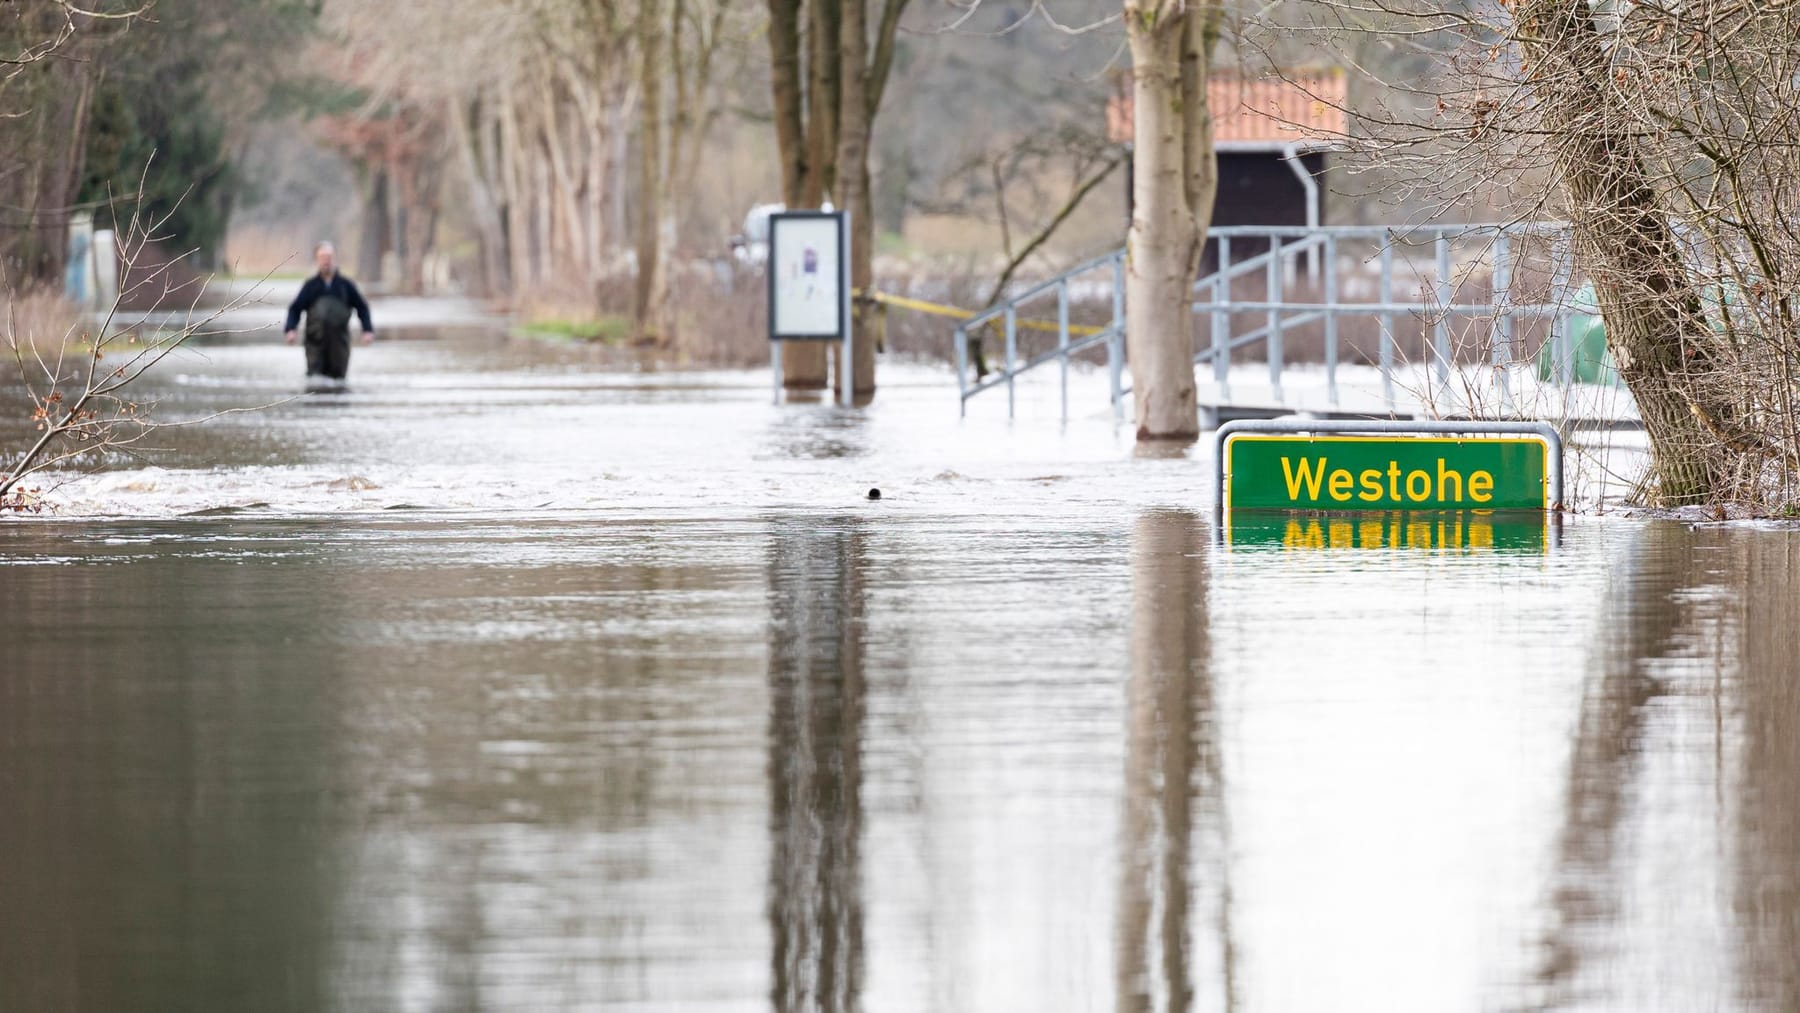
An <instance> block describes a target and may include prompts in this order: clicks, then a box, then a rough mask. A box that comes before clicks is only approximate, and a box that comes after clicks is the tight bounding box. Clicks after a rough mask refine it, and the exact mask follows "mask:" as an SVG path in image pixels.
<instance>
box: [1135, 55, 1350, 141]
mask: <svg viewBox="0 0 1800 1013" xmlns="http://www.w3.org/2000/svg"><path fill="white" fill-rule="evenodd" d="M1119 80H1120V84H1119V90H1118V92H1117V93H1116V94H1115V95H1114V96H1113V97H1112V99H1111V100H1110V101H1108V102H1107V103H1106V135H1107V137H1108V138H1110V139H1111V140H1113V141H1117V142H1124V141H1129V140H1131V135H1132V102H1131V76H1130V75H1129V74H1126V75H1123V76H1121V77H1120V79H1119ZM1206 98H1207V101H1208V102H1209V103H1210V104H1211V107H1212V115H1213V141H1214V143H1217V144H1220V145H1228V146H1237V147H1257V146H1267V147H1271V148H1274V147H1279V146H1281V145H1284V144H1290V143H1295V142H1298V143H1300V144H1309V145H1313V146H1319V147H1332V146H1337V145H1340V144H1342V143H1343V139H1344V137H1345V135H1346V134H1348V133H1349V116H1348V115H1347V114H1346V113H1345V112H1344V106H1345V101H1344V100H1345V90H1344V75H1343V73H1342V72H1341V71H1329V72H1325V73H1315V74H1300V75H1290V76H1289V77H1288V78H1286V79H1283V78H1278V77H1257V78H1252V77H1246V76H1244V75H1242V74H1235V73H1224V74H1214V75H1213V76H1212V77H1211V78H1209V79H1208V80H1207V82H1206Z"/></svg>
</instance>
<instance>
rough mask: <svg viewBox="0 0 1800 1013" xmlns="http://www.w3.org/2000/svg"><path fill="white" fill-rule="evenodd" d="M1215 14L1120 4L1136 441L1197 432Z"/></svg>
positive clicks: (1218, 12) (1144, 2)
mask: <svg viewBox="0 0 1800 1013" xmlns="http://www.w3.org/2000/svg"><path fill="white" fill-rule="evenodd" d="M1222 14H1223V11H1222V8H1221V6H1220V5H1219V3H1218V2H1216V0H1125V26H1126V37H1127V38H1128V40H1129V41H1130V45H1131V69H1132V82H1133V83H1132V88H1133V103H1134V104H1133V116H1134V117H1135V123H1134V133H1133V137H1134V144H1135V163H1134V165H1133V176H1132V193H1133V198H1134V210H1133V213H1132V218H1131V231H1130V235H1129V239H1128V250H1129V253H1128V256H1127V258H1126V275H1125V320H1126V331H1125V334H1126V348H1127V351H1126V354H1127V355H1128V356H1129V357H1130V360H1131V387H1132V396H1133V398H1134V400H1135V402H1136V405H1137V424H1138V430H1137V434H1138V439H1140V440H1147V439H1177V440H1191V439H1193V438H1194V437H1196V436H1197V435H1199V432H1200V414H1199V405H1198V400H1197V397H1196V389H1195V385H1194V331H1193V328H1194V323H1193V313H1192V311H1191V309H1190V305H1191V303H1192V300H1193V296H1192V292H1191V288H1192V285H1193V281H1194V276H1195V275H1196V274H1197V273H1198V272H1199V269H1200V256H1201V250H1202V248H1203V247H1204V245H1205V241H1206V228H1207V224H1208V223H1209V222H1210V221H1211V219H1212V206H1213V197H1214V195H1215V194H1216V192H1217V190H1218V181H1219V180H1218V163H1217V160H1216V159H1215V158H1214V154H1213V139H1212V116H1211V112H1210V110H1209V109H1208V108H1207V97H1206V79H1207V76H1208V74H1209V72H1210V70H1211V66H1212V53H1213V48H1214V46H1215V45H1216V43H1217V42H1218V38H1219V28H1220V21H1221V16H1222Z"/></svg>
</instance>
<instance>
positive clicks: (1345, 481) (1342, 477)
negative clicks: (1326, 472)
mask: <svg viewBox="0 0 1800 1013" xmlns="http://www.w3.org/2000/svg"><path fill="white" fill-rule="evenodd" d="M1325 484H1326V486H1327V487H1328V488H1329V490H1330V492H1331V498H1332V499H1334V500H1337V501H1338V502H1339V503H1344V502H1347V501H1349V499H1350V490H1351V489H1353V488H1355V487H1356V479H1354V478H1351V477H1350V473H1349V472H1347V471H1345V470H1344V469H1342V468H1339V469H1337V470H1336V471H1334V472H1332V473H1331V480H1330V481H1329V482H1327V483H1325Z"/></svg>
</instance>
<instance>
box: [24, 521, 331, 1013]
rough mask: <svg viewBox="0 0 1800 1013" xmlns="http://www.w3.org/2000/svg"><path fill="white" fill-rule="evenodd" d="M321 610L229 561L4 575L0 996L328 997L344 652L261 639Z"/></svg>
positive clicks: (171, 1003) (306, 1005) (184, 1001)
mask: <svg viewBox="0 0 1800 1013" xmlns="http://www.w3.org/2000/svg"><path fill="white" fill-rule="evenodd" d="M336 612H337V608H336V606H335V605H334V604H333V598H332V596H320V597H319V598H317V599H315V600H309V601H304V602H295V601H291V600H285V599H281V598H280V597H279V592H278V591H277V592H276V593H275V594H273V595H272V594H271V593H270V589H269V588H267V587H266V586H259V580H258V578H257V577H256V576H255V575H254V574H252V573H250V572H249V571H248V570H247V569H246V568H243V567H236V566H233V565H231V564H230V562H229V561H218V562H214V561H209V560H204V559H194V560H184V559H179V558H171V557H169V556H165V557H163V558H160V559H153V560H137V561H134V562H132V563H130V564H129V565H121V566H115V567H86V568H82V569H74V568H68V569H65V570H63V572H62V573H61V575H60V579H58V580H55V581H43V582H31V583H29V584H28V583H27V582H26V581H23V580H20V579H17V578H16V577H12V576H11V575H9V577H8V578H6V579H0V615H5V616H6V617H7V621H8V622H9V624H13V628H14V629H15V630H25V631H30V632H29V634H28V635H26V636H23V637H20V638H17V639H13V640H10V641H9V642H7V643H6V646H5V657H4V660H0V855H3V856H5V858H4V861H5V869H4V871H0V1009H5V1010H22V1011H24V1010H29V1011H34V1013H37V1011H45V1013H51V1011H64V1010H106V1011H121V1010H145V1011H160V1010H225V1009H245V1010H250V1009H254V1010H271V1011H281V1010H296V1011H298V1010H317V1009H321V1008H325V1007H326V1006H327V1005H328V1003H327V1002H326V998H325V984H324V983H325V981H326V980H327V975H326V970H327V964H328V962H329V943H328V938H329V927H328V922H329V919H328V917H327V914H326V911H327V909H328V906H329V904H328V898H329V896H330V894H331V891H330V889H329V887H328V877H327V875H326V868H325V866H324V865H323V864H322V863H321V862H319V861H318V860H317V855H318V854H319V853H320V852H321V850H322V849H323V848H324V847H325V846H326V844H327V843H328V840H327V837H328V835H327V833H326V832H325V830H324V829H323V825H324V820H323V816H324V813H325V809H326V806H325V792H324V786H326V785H328V784H329V783H330V782H331V779H332V769H333V766H334V763H333V756H332V750H331V749H330V747H329V743H328V742H327V741H325V739H324V737H323V736H322V735H321V734H320V728H321V721H320V713H321V711H322V710H323V708H324V701H325V700H326V698H327V697H328V696H329V694H330V692H331V687H332V686H334V685H335V683H336V681H337V678H338V674H339V670H338V669H337V668H336V663H337V659H336V655H335V654H334V652H332V651H331V650H330V649H328V648H327V649H321V650H309V651H305V652H296V651H293V650H283V649H280V648H277V647H274V646H272V645H279V644H282V643H283V642H284V641H286V642H291V640H292V639H293V638H294V637H295V635H296V634H297V633H299V632H300V631H302V630H304V629H305V628H307V627H310V626H315V625H318V626H330V625H332V624H333V623H335V622H337V621H338V618H339V617H338V616H337V615H336V614H335V613H336ZM96 616H101V617H104V618H95V617H96ZM227 659H230V660H229V661H227Z"/></svg>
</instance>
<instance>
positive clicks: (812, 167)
mask: <svg viewBox="0 0 1800 1013" xmlns="http://www.w3.org/2000/svg"><path fill="white" fill-rule="evenodd" d="M813 2H814V3H815V4H817V3H826V2H832V0H813ZM807 16H810V12H809V11H808V10H807V9H806V7H805V5H804V3H803V0H769V62H770V72H769V81H770V90H771V92H772V95H773V98H774V109H775V144H776V148H777V149H778V151H779V152H780V159H781V199H782V201H783V203H785V204H786V205H787V206H788V207H790V208H805V207H817V206H818V201H819V198H818V196H817V191H816V189H815V188H814V187H813V185H812V179H813V177H814V176H815V175H816V174H817V172H818V170H819V166H818V165H817V164H815V163H814V162H812V161H811V160H810V156H811V155H812V140H811V133H810V132H809V131H808V130H807V124H806V116H805V112H806V109H807V106H806V105H805V104H804V103H803V99H805V98H806V97H807V96H806V95H805V90H804V89H803V88H802V87H801V82H802V80H804V77H803V74H804V70H805V68H803V67H802V66H801V59H800V54H801V46H800V40H801V36H800V25H801V22H802V20H803V19H804V18H805V17H807ZM815 31H816V29H815ZM810 52H812V53H813V54H814V55H815V56H816V53H817V48H816V47H814V48H813V49H811V50H810ZM813 64H814V69H815V70H816V68H817V60H816V59H814V60H813ZM815 83H816V77H815ZM818 102H819V96H818V94H817V93H816V92H815V93H814V94H813V95H812V96H811V103H812V104H811V109H812V111H813V115H814V116H815V117H816V116H817V115H818V108H819V107H818ZM809 198H810V199H809ZM765 269H769V270H772V268H765ZM826 370H827V363H826V356H825V346H824V345H822V344H820V343H818V342H814V341H790V342H788V343H787V344H786V345H784V346H783V347H782V350H781V385H782V386H783V387H784V388H786V389H788V390H823V389H824V388H825V385H826V382H827V378H826V375H825V374H826Z"/></svg>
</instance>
